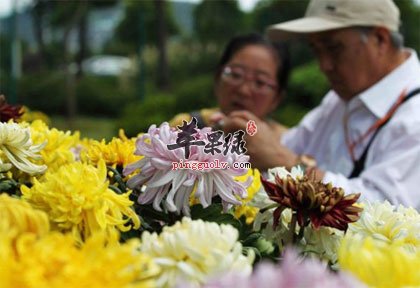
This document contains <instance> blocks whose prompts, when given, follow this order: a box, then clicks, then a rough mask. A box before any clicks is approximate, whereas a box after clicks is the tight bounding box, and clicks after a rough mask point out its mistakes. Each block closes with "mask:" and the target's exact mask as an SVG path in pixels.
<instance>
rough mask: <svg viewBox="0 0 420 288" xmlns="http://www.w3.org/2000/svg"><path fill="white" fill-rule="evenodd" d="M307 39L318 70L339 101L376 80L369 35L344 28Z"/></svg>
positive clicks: (346, 98)
mask: <svg viewBox="0 0 420 288" xmlns="http://www.w3.org/2000/svg"><path fill="white" fill-rule="evenodd" d="M363 37H365V39H363ZM308 38H309V42H310V44H311V46H312V49H313V51H314V52H315V54H316V56H317V58H318V62H319V66H320V69H321V71H322V72H324V74H325V75H326V76H327V78H328V80H329V82H330V85H331V88H332V89H333V90H334V91H335V92H336V93H337V94H338V95H339V96H340V97H341V98H342V99H344V100H350V99H351V98H353V97H354V96H355V95H357V94H358V93H360V92H362V91H363V90H365V89H367V88H369V87H370V86H371V85H373V84H374V83H375V82H376V81H377V79H376V75H377V74H376V72H377V67H378V60H377V57H376V56H375V55H377V51H376V45H375V44H374V41H373V39H371V38H373V37H370V35H362V34H361V32H360V30H357V29H354V28H345V29H338V30H332V31H327V32H321V33H314V34H311V35H310V36H309V37H308Z"/></svg>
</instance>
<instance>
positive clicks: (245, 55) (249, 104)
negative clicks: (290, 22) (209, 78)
mask: <svg viewBox="0 0 420 288" xmlns="http://www.w3.org/2000/svg"><path fill="white" fill-rule="evenodd" d="M277 61H278V60H277V59H276V58H275V57H274V55H273V52H272V51H271V50H270V49H269V48H267V47H264V46H260V45H249V46H245V47H244V48H242V49H240V50H238V51H237V52H236V53H235V54H234V55H233V57H232V58H231V59H230V60H229V62H228V63H227V64H226V65H225V67H224V69H223V71H222V72H221V74H220V75H219V77H218V79H217V83H216V89H215V91H216V96H217V99H218V102H219V106H220V108H221V110H222V112H223V113H225V114H227V115H228V114H229V113H230V112H232V111H234V110H248V111H250V112H252V113H253V114H255V115H256V116H257V117H259V118H262V119H264V118H265V117H266V116H267V114H269V113H270V112H272V111H273V110H274V109H275V108H276V107H277V105H278V104H279V102H280V95H279V93H278V92H277V91H279V89H278V87H277V85H278V83H277V80H276V79H277V78H276V72H277Z"/></svg>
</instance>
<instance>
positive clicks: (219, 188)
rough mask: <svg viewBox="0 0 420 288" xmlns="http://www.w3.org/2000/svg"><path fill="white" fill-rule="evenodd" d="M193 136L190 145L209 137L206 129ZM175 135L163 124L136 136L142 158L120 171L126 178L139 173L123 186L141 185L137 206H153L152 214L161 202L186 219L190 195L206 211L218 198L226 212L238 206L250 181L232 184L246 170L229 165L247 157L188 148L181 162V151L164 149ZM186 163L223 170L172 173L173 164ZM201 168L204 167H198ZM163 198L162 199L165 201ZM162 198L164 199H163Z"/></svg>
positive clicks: (200, 148)
mask: <svg viewBox="0 0 420 288" xmlns="http://www.w3.org/2000/svg"><path fill="white" fill-rule="evenodd" d="M195 131H196V132H197V133H195V134H194V135H193V136H194V137H195V140H194V141H198V140H203V141H205V142H206V143H208V141H207V140H208V139H207V133H211V129H210V128H204V129H201V130H200V129H196V130H195ZM178 132H179V131H177V130H176V129H175V128H171V127H170V126H169V125H168V123H166V122H165V123H163V124H161V125H160V127H156V125H152V126H151V127H150V128H149V131H148V133H146V134H143V135H142V136H140V137H139V138H138V140H137V143H136V146H137V148H136V152H135V154H137V155H143V156H144V158H143V159H141V160H140V161H137V162H135V163H132V164H130V165H128V166H127V167H126V168H125V169H124V174H125V175H130V174H131V173H133V172H135V171H136V170H137V169H140V173H139V174H137V175H135V176H133V177H131V178H130V179H129V180H128V182H127V185H128V187H130V188H131V189H135V188H137V189H139V190H140V188H141V187H142V186H143V185H145V186H146V188H145V189H143V190H144V191H143V190H142V192H141V194H140V196H139V199H138V201H139V203H141V204H149V203H152V202H153V207H154V208H155V209H156V210H159V211H160V210H161V202H162V201H163V203H164V205H165V207H166V209H168V210H169V211H171V212H175V211H176V212H180V211H181V209H182V211H183V213H184V214H186V215H189V199H190V195H191V194H192V193H193V192H194V197H196V198H197V199H199V201H200V203H201V204H202V205H203V206H204V207H207V206H209V205H210V204H211V203H212V198H213V197H214V196H216V195H219V196H220V198H221V199H222V204H223V206H224V207H225V208H228V207H229V205H231V204H237V205H240V204H241V202H240V201H239V200H238V198H237V197H238V196H239V197H240V198H245V197H246V196H247V191H246V187H248V186H249V184H250V183H251V180H252V179H250V178H248V179H247V181H245V182H244V183H241V182H238V181H235V180H234V177H236V176H241V175H243V174H245V173H246V172H247V169H235V168H233V163H235V162H247V161H248V160H249V156H246V155H242V154H240V155H238V154H234V153H230V152H229V153H227V154H226V156H225V155H223V153H220V154H219V153H215V154H214V155H212V154H210V153H209V154H207V153H205V152H204V146H190V153H189V157H188V159H185V154H184V149H183V148H179V149H174V150H170V149H168V146H167V145H170V144H174V143H176V140H177V135H178ZM181 160H182V161H183V162H189V163H193V162H195V163H197V167H196V168H198V163H209V164H210V163H215V161H216V160H217V161H218V162H219V163H222V162H227V163H228V168H226V169H202V170H198V169H196V170H192V169H178V170H174V169H173V163H179V162H180V161H181ZM201 166H202V167H203V166H205V165H201ZM165 197H166V198H165ZM164 198H165V199H164Z"/></svg>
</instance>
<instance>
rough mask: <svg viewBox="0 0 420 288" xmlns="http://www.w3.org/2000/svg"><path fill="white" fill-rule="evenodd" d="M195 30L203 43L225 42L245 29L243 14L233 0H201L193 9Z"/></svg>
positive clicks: (236, 2)
mask: <svg viewBox="0 0 420 288" xmlns="http://www.w3.org/2000/svg"><path fill="white" fill-rule="evenodd" d="M194 21H195V23H194V24H195V30H196V33H197V37H198V39H199V40H200V41H201V42H202V43H203V44H208V43H219V44H220V43H225V42H227V41H228V40H229V39H230V38H231V37H233V36H234V35H236V34H239V33H240V32H241V31H246V30H247V27H245V23H246V22H245V14H244V13H243V12H242V11H241V10H240V9H239V6H238V1H236V0H234V1H232V0H218V1H213V0H203V1H202V2H201V3H200V4H199V5H198V6H197V7H196V9H195V10H194Z"/></svg>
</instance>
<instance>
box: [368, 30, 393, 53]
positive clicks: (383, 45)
mask: <svg viewBox="0 0 420 288" xmlns="http://www.w3.org/2000/svg"><path fill="white" fill-rule="evenodd" d="M372 34H373V37H374V41H375V45H377V47H378V48H379V50H378V51H379V53H380V54H382V55H383V54H384V53H386V52H387V50H388V49H389V48H390V47H391V46H392V43H391V42H392V41H391V32H390V31H389V30H388V29H387V28H385V27H375V28H374V29H373V33H372Z"/></svg>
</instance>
